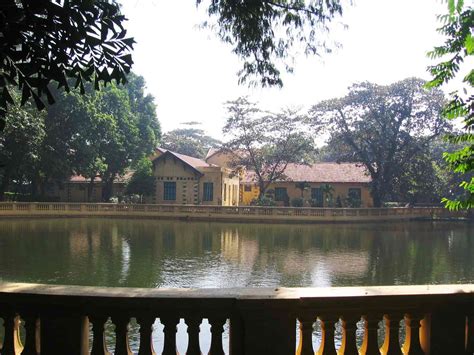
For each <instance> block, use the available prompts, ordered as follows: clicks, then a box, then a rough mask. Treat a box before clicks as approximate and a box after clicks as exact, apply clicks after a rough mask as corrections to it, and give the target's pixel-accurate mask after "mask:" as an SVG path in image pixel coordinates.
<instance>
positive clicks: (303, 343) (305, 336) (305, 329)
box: [296, 314, 316, 355]
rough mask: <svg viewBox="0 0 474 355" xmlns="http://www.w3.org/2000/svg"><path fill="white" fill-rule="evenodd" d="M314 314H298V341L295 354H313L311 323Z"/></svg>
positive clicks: (312, 322) (313, 319)
mask: <svg viewBox="0 0 474 355" xmlns="http://www.w3.org/2000/svg"><path fill="white" fill-rule="evenodd" d="M315 318H316V317H315V316H314V317H313V316H311V314H309V315H300V316H298V321H299V323H300V341H299V344H298V349H297V351H296V354H298V355H310V354H311V355H312V354H314V349H313V324H314V321H315Z"/></svg>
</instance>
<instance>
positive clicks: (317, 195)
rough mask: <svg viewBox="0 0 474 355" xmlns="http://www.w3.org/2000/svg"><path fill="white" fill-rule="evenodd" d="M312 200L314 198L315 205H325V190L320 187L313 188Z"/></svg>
mask: <svg viewBox="0 0 474 355" xmlns="http://www.w3.org/2000/svg"><path fill="white" fill-rule="evenodd" d="M311 200H313V205H314V207H323V204H324V203H323V191H322V190H321V188H320V187H316V188H312V189H311Z"/></svg>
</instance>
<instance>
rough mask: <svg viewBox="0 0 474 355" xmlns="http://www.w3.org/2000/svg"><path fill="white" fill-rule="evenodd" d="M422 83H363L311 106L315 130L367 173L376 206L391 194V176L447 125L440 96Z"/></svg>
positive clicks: (399, 172) (392, 184)
mask: <svg viewBox="0 0 474 355" xmlns="http://www.w3.org/2000/svg"><path fill="white" fill-rule="evenodd" d="M424 84H425V83H424V82H423V81H422V80H420V79H415V78H409V79H405V80H402V81H399V82H397V83H394V84H391V85H388V86H381V85H377V84H372V83H368V82H364V83H360V84H355V85H353V86H352V87H350V88H349V93H348V94H347V95H346V96H345V97H343V98H340V99H332V100H328V101H323V102H321V103H319V104H317V105H314V106H313V107H312V108H311V111H310V115H311V120H310V124H311V125H312V126H313V127H314V128H315V129H316V131H318V132H321V131H322V132H326V133H329V134H330V137H331V139H332V140H334V141H339V142H342V143H344V146H345V147H346V149H345V151H346V152H347V153H348V154H349V156H345V158H347V160H350V161H356V162H360V163H361V164H362V165H364V166H365V168H366V169H367V171H368V173H369V174H370V176H371V178H372V183H371V192H372V197H373V199H374V205H375V206H381V205H382V202H383V201H384V200H385V199H386V198H387V197H388V196H390V194H391V193H392V192H393V191H394V184H395V178H396V177H397V176H400V175H401V172H403V171H404V170H405V169H406V167H407V165H408V164H409V163H410V161H412V159H413V157H414V156H416V155H417V154H418V153H419V152H420V151H422V150H423V149H424V147H426V146H428V144H429V143H430V142H431V141H432V140H433V139H435V138H436V137H438V136H439V135H441V134H443V133H445V132H446V131H448V130H449V129H450V127H451V126H450V124H449V123H448V122H446V121H445V120H443V119H442V118H441V109H442V106H443V102H444V96H443V93H442V92H441V91H440V90H431V91H428V90H425V89H424V87H423V86H424ZM347 148H349V149H347Z"/></svg>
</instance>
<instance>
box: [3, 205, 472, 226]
mask: <svg viewBox="0 0 474 355" xmlns="http://www.w3.org/2000/svg"><path fill="white" fill-rule="evenodd" d="M1 216H19V217H21V216H71V217H73V216H130V217H155V218H182V219H195V220H202V219H205V220H209V219H212V220H227V221H241V220H248V221H252V220H254V221H285V222H286V221H295V222H317V221H381V220H383V221H385V220H407V219H423V218H425V219H435V218H465V217H467V212H466V211H449V210H447V209H445V208H442V207H398V208H302V207H254V206H236V207H230V206H204V205H145V204H111V203H43V202H38V203H21V202H2V203H0V217H1Z"/></svg>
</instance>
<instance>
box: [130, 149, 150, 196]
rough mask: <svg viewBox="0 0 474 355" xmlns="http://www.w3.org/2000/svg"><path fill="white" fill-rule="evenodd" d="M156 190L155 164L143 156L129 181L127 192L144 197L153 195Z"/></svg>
mask: <svg viewBox="0 0 474 355" xmlns="http://www.w3.org/2000/svg"><path fill="white" fill-rule="evenodd" d="M154 191H155V179H154V177H153V164H152V163H151V161H150V159H148V158H147V157H143V158H142V159H140V160H139V161H138V162H137V164H136V168H135V171H134V173H133V176H132V177H131V178H130V180H129V181H128V183H127V188H126V193H127V194H128V195H134V194H136V195H139V196H140V197H143V196H149V195H152V194H153V192H154Z"/></svg>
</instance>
